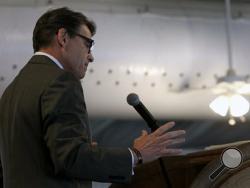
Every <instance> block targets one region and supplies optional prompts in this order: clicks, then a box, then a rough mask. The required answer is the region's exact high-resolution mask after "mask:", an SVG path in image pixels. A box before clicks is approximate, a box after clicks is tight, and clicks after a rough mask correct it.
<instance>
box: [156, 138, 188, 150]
mask: <svg viewBox="0 0 250 188" xmlns="http://www.w3.org/2000/svg"><path fill="white" fill-rule="evenodd" d="M183 142H185V138H176V139H169V140H166V141H165V142H162V143H161V144H160V147H162V148H166V147H168V146H173V145H175V144H181V143H183Z"/></svg>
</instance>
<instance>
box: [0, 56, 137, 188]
mask: <svg viewBox="0 0 250 188" xmlns="http://www.w3.org/2000/svg"><path fill="white" fill-rule="evenodd" d="M97 105H98V104H97ZM90 143H91V135H90V130H89V122H88V115H87V111H86V106H85V101H84V96H83V91H82V87H81V83H80V81H79V80H78V79H76V78H75V77H74V76H73V74H71V73H69V72H66V71H65V70H63V69H60V68H59V67H58V66H57V65H56V64H55V63H54V62H52V60H50V59H49V58H48V57H46V56H42V55H35V56H33V57H32V58H31V60H30V61H29V62H28V63H27V64H26V65H25V66H24V68H23V69H22V70H21V71H20V73H19V74H18V75H17V77H16V78H15V79H14V81H13V82H12V83H11V84H10V85H9V86H8V87H7V89H6V90H5V92H4V94H3V96H2V97H1V100H0V154H1V155H0V156H1V163H2V172H1V173H3V184H4V188H85V187H91V181H92V180H94V181H101V182H122V183H123V182H129V181H130V179H131V172H132V164H131V163H132V162H131V161H132V159H131V154H130V152H129V150H128V149H127V148H124V149H118V148H102V147H98V146H91V144H90ZM0 166H1V165H0ZM1 173H0V175H1ZM0 178H1V177H0Z"/></svg>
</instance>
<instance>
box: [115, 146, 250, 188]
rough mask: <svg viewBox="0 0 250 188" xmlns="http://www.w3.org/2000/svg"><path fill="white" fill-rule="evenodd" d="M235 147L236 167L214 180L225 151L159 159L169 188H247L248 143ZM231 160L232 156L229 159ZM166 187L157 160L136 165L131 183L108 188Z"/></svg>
mask: <svg viewBox="0 0 250 188" xmlns="http://www.w3.org/2000/svg"><path fill="white" fill-rule="evenodd" d="M230 148H236V149H237V150H238V151H240V153H241V159H242V160H241V164H240V166H238V167H236V168H233V169H229V168H224V169H223V171H221V173H220V174H219V175H218V176H216V178H215V179H210V178H209V177H210V175H211V174H212V173H213V172H214V171H215V170H216V169H218V167H220V166H221V165H222V161H221V155H222V152H223V151H224V150H225V149H226V148H221V149H214V150H207V151H201V152H197V153H192V154H188V155H185V156H173V157H166V158H163V163H164V167H165V169H166V170H167V172H168V177H169V179H170V182H171V185H172V188H189V187H190V188H249V187H250V143H245V144H241V145H237V146H232V147H230ZM231 157H234V156H231ZM125 187H126V188H167V184H166V182H165V179H164V176H163V174H162V171H161V168H160V163H159V160H157V161H154V162H151V163H148V164H145V165H141V166H138V167H137V168H136V169H135V175H134V176H133V177H132V183H131V184H127V185H125V184H124V185H121V184H112V185H111V188H125Z"/></svg>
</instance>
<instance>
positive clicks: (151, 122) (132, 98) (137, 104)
mask: <svg viewBox="0 0 250 188" xmlns="http://www.w3.org/2000/svg"><path fill="white" fill-rule="evenodd" d="M127 102H128V104H129V105H131V106H133V107H134V108H135V110H136V111H137V112H138V113H139V114H140V115H141V117H142V118H143V119H144V120H145V121H146V122H147V124H148V126H149V127H150V129H151V131H152V132H154V131H155V130H156V129H158V128H159V126H158V124H157V121H156V120H155V118H154V117H153V116H152V114H151V113H150V112H149V111H148V109H147V108H146V107H145V106H144V105H143V103H142V102H141V101H140V99H139V97H138V95H137V94H135V93H130V94H129V95H128V96H127Z"/></svg>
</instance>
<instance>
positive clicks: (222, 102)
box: [209, 95, 249, 117]
mask: <svg viewBox="0 0 250 188" xmlns="http://www.w3.org/2000/svg"><path fill="white" fill-rule="evenodd" d="M209 107H210V108H211V109H212V110H213V111H214V112H215V113H217V114H219V115H221V116H226V115H227V112H228V110H230V114H231V116H232V117H241V116H244V115H245V114H246V113H247V112H248V111H249V102H248V101H247V100H246V99H245V98H244V97H242V96H241V95H231V96H225V95H220V96H218V97H217V98H215V99H214V100H213V101H212V102H211V103H210V105H209Z"/></svg>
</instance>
